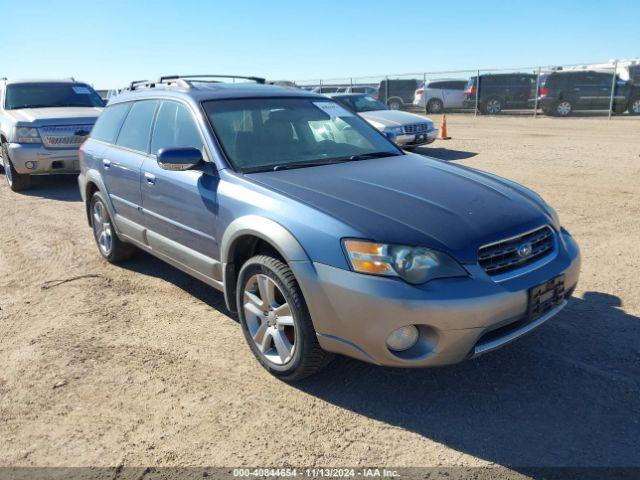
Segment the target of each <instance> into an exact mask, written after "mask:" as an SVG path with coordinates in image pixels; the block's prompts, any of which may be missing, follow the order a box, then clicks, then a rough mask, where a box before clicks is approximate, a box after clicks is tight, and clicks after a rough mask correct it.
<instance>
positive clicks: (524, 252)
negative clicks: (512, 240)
mask: <svg viewBox="0 0 640 480" xmlns="http://www.w3.org/2000/svg"><path fill="white" fill-rule="evenodd" d="M517 252H518V256H519V257H520V258H527V257H528V256H529V255H531V253H533V245H531V244H530V243H523V244H522V245H520V246H519V247H518V250H517Z"/></svg>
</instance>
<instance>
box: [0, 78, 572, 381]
mask: <svg viewBox="0 0 640 480" xmlns="http://www.w3.org/2000/svg"><path fill="white" fill-rule="evenodd" d="M226 78H229V77H228V76H227V77H224V79H226ZM233 78H242V79H243V80H251V81H255V83H234V84H230V83H224V82H220V80H219V79H220V76H219V75H218V76H215V75H211V76H208V75H207V76H198V77H190V76H178V75H173V76H166V77H161V78H160V79H159V80H158V81H154V82H132V84H131V86H130V88H129V89H128V90H127V91H124V92H122V93H120V94H119V95H118V96H116V97H113V98H111V100H110V101H109V104H108V105H107V106H106V107H105V108H104V110H103V102H102V100H101V99H100V97H99V96H98V94H97V93H96V92H95V91H94V90H93V89H92V88H91V87H89V86H88V85H86V84H84V83H81V82H76V81H74V80H64V81H14V82H4V83H3V85H2V89H1V97H0V98H1V100H2V103H1V105H2V112H1V113H0V130H1V134H2V136H1V142H2V153H3V155H2V165H3V168H4V172H5V177H6V179H7V182H8V184H9V186H10V187H11V189H12V190H16V191H17V190H21V189H24V188H26V187H27V186H28V183H29V181H30V178H31V177H30V176H31V175H32V174H48V173H56V172H69V173H71V172H78V171H79V176H78V185H79V189H80V194H81V197H82V200H83V202H84V206H85V209H84V215H86V221H87V223H88V226H89V228H91V230H92V232H93V236H94V240H95V243H96V247H97V250H98V252H99V254H100V255H101V256H102V257H104V259H105V260H106V261H108V262H111V263H118V262H122V261H125V260H127V259H129V258H131V257H132V256H133V255H135V253H136V252H137V251H139V250H141V251H145V252H148V253H149V254H151V255H154V256H156V257H158V258H160V259H161V260H163V261H165V262H167V263H169V264H170V265H173V266H174V267H175V268H178V269H180V270H182V271H184V272H186V273H187V274H189V275H191V276H193V277H195V278H197V279H199V280H201V281H203V282H205V283H206V284H208V285H210V286H211V287H213V288H215V289H217V290H219V291H221V292H222V295H223V296H224V299H225V302H226V306H227V308H228V309H229V310H231V311H235V312H237V313H238V318H239V322H240V325H241V328H242V331H243V333H244V336H245V339H246V342H247V344H248V346H249V348H250V350H251V352H252V353H253V354H254V356H255V357H256V359H257V361H258V362H259V363H260V364H261V365H262V366H263V367H264V368H265V369H266V370H268V371H269V372H270V373H272V374H273V375H275V376H277V377H278V378H281V379H283V380H286V381H295V380H299V379H301V378H303V377H306V376H308V375H311V374H313V373H315V372H317V371H318V370H320V369H321V368H323V367H324V366H325V365H326V364H327V363H328V362H329V361H330V360H331V358H332V355H333V354H336V353H337V354H342V355H347V356H351V357H354V358H357V359H360V360H363V361H367V362H371V363H374V364H377V365H388V366H397V367H428V366H436V365H447V364H452V363H457V362H460V361H462V360H464V359H468V358H473V357H477V356H479V355H482V354H485V353H487V352H489V351H492V350H495V349H497V348H499V347H501V346H503V345H506V344H507V343H510V342H512V341H513V340H515V339H517V338H519V337H521V336H523V335H525V334H527V333H529V332H530V331H532V330H533V329H535V328H537V327H539V326H540V325H542V324H544V323H545V322H547V321H548V320H550V319H551V318H552V317H554V316H555V315H556V314H558V313H559V312H560V311H561V310H562V309H563V308H564V307H565V305H566V304H567V301H568V299H569V298H570V297H571V295H572V292H573V291H574V289H575V287H576V284H577V281H578V277H579V271H580V252H579V249H578V246H577V244H576V242H575V241H574V240H573V238H572V237H571V235H570V234H569V233H568V232H567V231H566V230H565V229H564V228H562V226H561V224H560V220H559V218H558V215H557V214H556V212H555V210H554V209H553V208H552V207H550V206H549V205H548V204H547V203H545V202H544V200H542V199H541V198H540V197H539V196H538V195H537V194H535V193H534V192H532V191H531V190H528V189H527V188H525V187H522V186H520V185H517V184H516V183H514V182H511V181H509V180H506V179H502V178H500V177H497V176H495V175H492V174H488V173H484V172H481V171H478V170H475V169H471V168H467V167H464V166H462V165H455V164H452V163H449V162H445V161H440V160H436V159H433V158H427V157H424V156H421V155H415V154H412V153H410V152H406V151H404V150H402V149H401V148H399V147H398V146H397V145H396V144H395V143H393V142H392V141H390V140H391V139H396V140H397V139H401V140H400V143H404V142H405V140H406V143H404V144H405V145H409V146H412V145H414V144H416V142H418V141H423V140H425V139H426V140H428V139H429V138H430V135H432V134H433V132H434V131H435V129H434V128H433V123H432V122H430V121H427V120H424V119H423V118H422V117H419V118H420V123H419V124H415V123H412V122H413V121H414V119H413V117H407V115H411V114H408V113H406V112H395V111H391V110H390V109H388V106H387V105H385V103H383V102H379V101H378V100H375V99H373V98H371V97H369V96H367V95H364V94H355V93H347V94H334V95H332V96H331V97H327V96H325V95H322V94H318V93H312V92H306V91H303V90H300V89H294V88H289V87H280V86H275V85H266V84H265V81H264V80H262V79H260V78H257V77H233ZM356 112H358V113H356ZM96 118H97V120H96ZM365 119H366V121H365ZM372 125H374V126H376V127H377V129H376V128H373V127H372ZM410 128H413V129H414V130H412V131H409V130H410ZM394 130H395V133H396V134H395V135H394V134H393V133H394ZM423 130H424V132H425V133H423ZM436 132H437V131H436ZM404 137H406V138H404ZM5 207H6V208H10V205H9V204H7V205H6V206H5ZM149 294H150V295H152V294H153V293H152V292H149Z"/></svg>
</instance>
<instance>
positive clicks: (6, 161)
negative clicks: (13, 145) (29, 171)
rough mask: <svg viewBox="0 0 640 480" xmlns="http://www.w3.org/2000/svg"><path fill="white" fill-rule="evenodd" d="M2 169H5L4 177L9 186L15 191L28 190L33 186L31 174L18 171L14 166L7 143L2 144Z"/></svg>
mask: <svg viewBox="0 0 640 480" xmlns="http://www.w3.org/2000/svg"><path fill="white" fill-rule="evenodd" d="M2 169H3V170H4V178H5V180H6V181H7V185H9V188H10V189H11V190H13V191H14V192H19V191H21V190H26V189H28V188H29V187H31V175H24V174H21V173H18V172H16V169H15V168H13V164H12V163H11V159H10V158H9V151H8V149H7V144H6V143H3V144H2Z"/></svg>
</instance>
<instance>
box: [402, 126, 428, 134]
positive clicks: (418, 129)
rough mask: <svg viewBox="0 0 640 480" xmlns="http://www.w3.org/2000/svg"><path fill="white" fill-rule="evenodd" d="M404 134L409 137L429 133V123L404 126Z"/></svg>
mask: <svg viewBox="0 0 640 480" xmlns="http://www.w3.org/2000/svg"><path fill="white" fill-rule="evenodd" d="M403 128H404V133H406V134H407V135H415V134H419V133H427V132H428V131H429V124H428V123H414V124H412V125H404V127H403Z"/></svg>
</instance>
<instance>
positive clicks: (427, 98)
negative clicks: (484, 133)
mask: <svg viewBox="0 0 640 480" xmlns="http://www.w3.org/2000/svg"><path fill="white" fill-rule="evenodd" d="M466 85H467V80H462V79H451V80H435V81H432V82H427V83H426V84H424V85H422V87H420V88H418V89H417V90H416V94H415V97H414V99H413V104H414V105H415V106H418V107H421V108H426V110H427V112H429V113H441V112H442V111H444V110H445V109H452V108H462V100H463V99H464V89H465V86H466Z"/></svg>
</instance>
